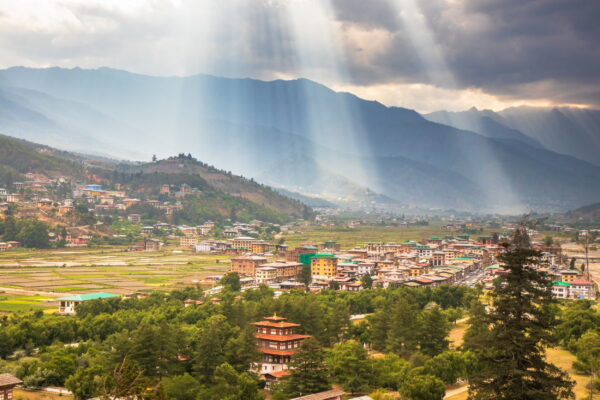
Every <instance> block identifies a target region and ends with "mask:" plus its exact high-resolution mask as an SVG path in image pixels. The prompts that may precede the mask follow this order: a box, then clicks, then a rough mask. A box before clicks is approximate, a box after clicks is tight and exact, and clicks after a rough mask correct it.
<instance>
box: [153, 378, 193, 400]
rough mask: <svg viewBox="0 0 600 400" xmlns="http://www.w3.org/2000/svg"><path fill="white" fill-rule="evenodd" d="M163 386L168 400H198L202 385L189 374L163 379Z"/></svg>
mask: <svg viewBox="0 0 600 400" xmlns="http://www.w3.org/2000/svg"><path fill="white" fill-rule="evenodd" d="M161 386H162V388H163V391H164V393H165V397H166V398H167V399H168V400H196V398H197V397H198V393H199V392H200V389H201V385H200V383H199V382H198V381H197V380H196V379H194V377H192V376H191V375H189V374H187V373H186V374H183V375H176V376H173V377H168V378H163V379H162V381H161Z"/></svg>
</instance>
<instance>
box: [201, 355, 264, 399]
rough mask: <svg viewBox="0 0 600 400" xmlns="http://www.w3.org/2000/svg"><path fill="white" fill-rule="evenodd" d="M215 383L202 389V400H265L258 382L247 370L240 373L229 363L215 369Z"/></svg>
mask: <svg viewBox="0 0 600 400" xmlns="http://www.w3.org/2000/svg"><path fill="white" fill-rule="evenodd" d="M212 381H213V383H212V384H210V385H208V386H206V387H205V388H203V389H202V390H201V391H200V394H199V395H198V397H197V398H198V399H202V400H263V399H264V398H265V395H264V394H263V393H261V392H259V390H258V382H257V381H256V379H254V378H253V377H252V376H251V375H250V374H248V373H247V372H244V373H238V372H236V371H235V369H233V367H232V366H231V365H229V364H227V363H224V364H221V365H219V366H218V367H217V368H216V369H215V373H214V376H213V379H212Z"/></svg>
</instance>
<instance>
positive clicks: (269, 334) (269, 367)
mask: <svg viewBox="0 0 600 400" xmlns="http://www.w3.org/2000/svg"><path fill="white" fill-rule="evenodd" d="M253 325H254V326H256V327H257V331H256V340H257V344H258V348H259V351H260V352H261V353H262V355H263V356H262V360H261V362H260V364H259V365H258V372H259V373H260V374H261V375H263V376H264V375H265V374H267V373H269V374H270V375H271V376H274V375H273V373H277V372H281V371H285V370H287V369H288V364H289V362H290V360H291V358H292V356H293V355H294V353H296V351H297V349H298V348H299V347H300V343H301V342H302V341H303V340H304V339H306V338H308V337H310V335H299V334H296V333H294V329H295V328H297V327H299V326H300V325H299V324H294V323H291V322H287V321H286V318H283V317H278V316H277V315H273V316H272V317H267V318H265V319H264V321H259V322H254V324H253ZM276 375H277V374H275V376H276Z"/></svg>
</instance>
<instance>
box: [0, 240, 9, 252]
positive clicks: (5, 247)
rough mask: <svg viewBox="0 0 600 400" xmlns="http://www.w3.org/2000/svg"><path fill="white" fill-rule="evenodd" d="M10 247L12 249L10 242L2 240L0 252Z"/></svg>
mask: <svg viewBox="0 0 600 400" xmlns="http://www.w3.org/2000/svg"><path fill="white" fill-rule="evenodd" d="M8 249H10V246H9V245H8V243H4V242H0V252H3V251H8Z"/></svg>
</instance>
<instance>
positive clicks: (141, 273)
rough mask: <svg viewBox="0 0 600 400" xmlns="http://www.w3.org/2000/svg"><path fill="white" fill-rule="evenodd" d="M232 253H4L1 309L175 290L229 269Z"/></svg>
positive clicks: (0, 271)
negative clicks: (70, 297)
mask: <svg viewBox="0 0 600 400" xmlns="http://www.w3.org/2000/svg"><path fill="white" fill-rule="evenodd" d="M230 258H231V256H216V255H204V254H196V253H193V252H191V251H184V252H177V253H174V252H173V251H170V250H164V251H160V252H135V253H133V252H124V251H123V250H122V249H119V248H116V249H77V250H64V249H61V250H46V251H31V250H18V251H14V252H6V253H0V292H1V291H4V293H0V311H4V312H11V311H30V310H45V309H51V308H55V307H56V304H57V303H56V301H52V300H53V299H55V298H57V297H62V296H68V295H70V294H73V293H90V292H100V291H103V292H111V293H117V294H124V293H131V292H135V291H146V292H148V291H152V290H171V289H176V288H182V287H185V286H191V285H193V284H194V283H195V282H196V281H200V280H202V279H204V278H206V277H207V276H209V275H219V274H223V273H224V272H226V271H227V270H228V269H229V259H230Z"/></svg>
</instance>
